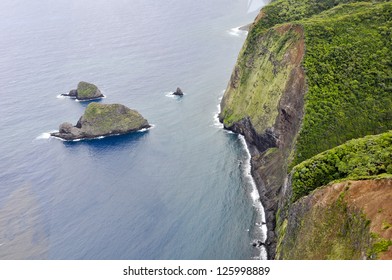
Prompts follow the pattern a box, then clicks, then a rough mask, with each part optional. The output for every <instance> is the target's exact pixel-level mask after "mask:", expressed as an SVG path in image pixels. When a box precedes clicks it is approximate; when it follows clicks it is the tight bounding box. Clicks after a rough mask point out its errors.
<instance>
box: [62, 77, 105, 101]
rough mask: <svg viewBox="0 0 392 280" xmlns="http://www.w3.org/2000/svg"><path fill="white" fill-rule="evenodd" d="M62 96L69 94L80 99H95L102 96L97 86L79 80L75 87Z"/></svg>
mask: <svg viewBox="0 0 392 280" xmlns="http://www.w3.org/2000/svg"><path fill="white" fill-rule="evenodd" d="M62 96H69V97H72V98H76V99H77V100H81V101H88V100H95V99H99V98H102V97H104V95H103V94H102V93H101V91H100V90H99V89H98V87H97V86H96V85H94V84H90V83H87V82H83V81H82V82H79V84H78V87H77V89H72V90H71V91H70V92H69V93H64V94H62Z"/></svg>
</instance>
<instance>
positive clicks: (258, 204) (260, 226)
mask: <svg viewBox="0 0 392 280" xmlns="http://www.w3.org/2000/svg"><path fill="white" fill-rule="evenodd" d="M238 138H239V139H240V140H241V144H242V145H243V148H244V150H245V152H246V154H247V159H246V161H247V162H246V165H245V166H246V167H245V169H244V175H245V176H246V177H248V178H249V181H250V185H251V193H250V197H251V199H252V202H253V207H254V208H255V210H256V212H257V214H258V216H257V217H256V223H255V225H254V226H255V229H254V230H255V231H256V229H257V230H258V232H257V233H256V232H255V234H257V235H260V237H261V238H260V239H256V240H255V242H258V241H260V242H261V246H256V247H257V248H259V249H260V260H267V259H268V256H269V252H268V248H267V245H266V242H267V239H268V225H267V219H266V214H265V209H264V205H263V203H262V201H261V196H260V191H259V188H258V186H257V184H256V181H255V179H254V177H253V167H252V154H251V152H250V149H249V144H248V143H247V141H246V139H245V136H243V135H241V134H238ZM258 237H259V236H258Z"/></svg>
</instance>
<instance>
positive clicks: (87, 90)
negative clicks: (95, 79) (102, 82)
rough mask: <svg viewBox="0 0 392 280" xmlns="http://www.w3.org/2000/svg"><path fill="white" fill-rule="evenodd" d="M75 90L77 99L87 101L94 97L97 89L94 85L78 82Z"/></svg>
mask: <svg viewBox="0 0 392 280" xmlns="http://www.w3.org/2000/svg"><path fill="white" fill-rule="evenodd" d="M77 90H78V98H79V99H88V98H93V97H95V93H96V92H97V90H98V88H97V86H96V85H93V84H90V83H87V82H79V84H78V88H77Z"/></svg>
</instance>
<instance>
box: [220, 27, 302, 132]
mask: <svg viewBox="0 0 392 280" xmlns="http://www.w3.org/2000/svg"><path fill="white" fill-rule="evenodd" d="M300 36H301V34H299V33H298V32H297V31H296V30H295V28H293V27H291V28H288V30H287V31H284V32H283V34H282V32H280V31H279V30H275V29H270V30H269V31H268V32H267V33H266V34H265V37H264V40H262V41H260V43H259V45H258V49H259V52H258V53H255V52H253V53H243V54H242V55H240V58H239V60H238V65H237V67H236V68H237V69H238V70H237V75H238V77H232V83H233V82H238V87H237V88H236V87H229V88H228V90H227V92H226V94H225V97H224V99H223V104H224V106H223V111H222V114H221V117H223V120H224V124H225V126H226V127H230V126H231V125H232V124H233V123H234V122H237V121H240V120H241V119H243V118H245V117H250V120H251V122H252V125H253V127H254V128H255V130H256V132H258V133H262V132H263V131H264V130H265V129H266V128H268V127H272V126H273V125H274V123H275V119H276V117H277V115H278V110H276V108H277V107H278V104H279V101H280V98H281V96H282V94H283V91H284V89H285V86H286V82H287V80H288V77H289V74H290V72H291V70H292V69H293V66H294V65H293V64H291V63H290V62H288V61H286V60H285V54H286V53H287V52H288V50H289V49H290V48H292V47H293V46H294V44H295V43H296V42H297V41H298V40H299V38H300ZM255 69H256V71H255ZM236 79H238V81H233V80H236Z"/></svg>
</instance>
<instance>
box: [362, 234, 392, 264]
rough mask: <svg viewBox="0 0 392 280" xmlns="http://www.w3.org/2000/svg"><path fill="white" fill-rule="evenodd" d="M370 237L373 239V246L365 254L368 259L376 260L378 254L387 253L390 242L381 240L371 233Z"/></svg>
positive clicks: (391, 242) (391, 243) (377, 235)
mask: <svg viewBox="0 0 392 280" xmlns="http://www.w3.org/2000/svg"><path fill="white" fill-rule="evenodd" d="M371 237H372V239H373V246H372V247H371V248H369V250H368V252H367V256H368V258H371V259H377V258H378V255H379V254H380V253H382V252H385V251H387V250H388V248H389V246H392V240H388V239H385V238H382V237H380V235H379V234H377V233H372V234H371Z"/></svg>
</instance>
